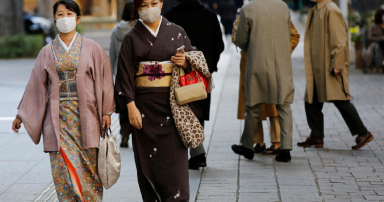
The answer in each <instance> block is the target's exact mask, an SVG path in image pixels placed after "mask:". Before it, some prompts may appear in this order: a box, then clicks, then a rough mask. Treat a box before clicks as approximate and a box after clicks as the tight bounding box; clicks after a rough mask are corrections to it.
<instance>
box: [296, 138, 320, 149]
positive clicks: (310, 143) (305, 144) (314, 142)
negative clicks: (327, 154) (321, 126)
mask: <svg viewBox="0 0 384 202" xmlns="http://www.w3.org/2000/svg"><path fill="white" fill-rule="evenodd" d="M297 146H299V147H311V146H315V148H323V147H324V138H312V137H309V138H307V140H305V142H298V143H297Z"/></svg>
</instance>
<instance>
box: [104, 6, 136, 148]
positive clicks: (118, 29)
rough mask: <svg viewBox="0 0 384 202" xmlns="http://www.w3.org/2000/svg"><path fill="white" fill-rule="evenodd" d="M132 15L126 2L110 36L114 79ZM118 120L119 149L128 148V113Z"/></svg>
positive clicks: (131, 10) (120, 114)
mask: <svg viewBox="0 0 384 202" xmlns="http://www.w3.org/2000/svg"><path fill="white" fill-rule="evenodd" d="M132 13H133V2H127V3H126V4H125V6H124V10H123V14H122V16H121V19H122V20H121V21H120V22H119V23H117V25H116V26H115V27H114V28H113V30H112V35H111V44H110V46H109V58H110V60H111V65H112V68H113V75H114V76H115V77H116V72H117V61H118V56H119V53H120V47H121V44H122V43H123V40H124V38H125V35H127V33H128V32H129V31H131V29H132V25H131V23H130V20H131V15H132ZM119 119H120V126H121V127H120V128H121V130H120V134H121V135H122V138H121V144H120V147H123V148H127V147H129V145H128V141H129V135H130V134H129V128H126V126H127V124H124V123H125V122H128V111H127V110H123V111H122V112H121V113H119Z"/></svg>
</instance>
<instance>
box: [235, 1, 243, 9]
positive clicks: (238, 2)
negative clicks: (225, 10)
mask: <svg viewBox="0 0 384 202" xmlns="http://www.w3.org/2000/svg"><path fill="white" fill-rule="evenodd" d="M235 2H236V7H237V8H241V7H243V5H244V0H235Z"/></svg>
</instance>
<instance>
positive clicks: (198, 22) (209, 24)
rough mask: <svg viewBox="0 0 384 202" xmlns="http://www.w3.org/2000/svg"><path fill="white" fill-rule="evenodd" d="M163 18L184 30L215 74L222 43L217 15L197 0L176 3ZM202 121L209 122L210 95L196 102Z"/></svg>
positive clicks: (222, 48) (222, 47) (222, 49)
mask: <svg viewBox="0 0 384 202" xmlns="http://www.w3.org/2000/svg"><path fill="white" fill-rule="evenodd" d="M164 17H166V18H167V19H168V20H169V21H171V22H173V23H175V24H177V25H179V26H181V27H182V28H184V30H185V32H186V33H187V34H188V36H189V38H190V40H191V43H192V45H193V46H195V47H196V48H197V49H198V50H199V51H202V52H203V53H204V56H205V59H206V60H207V64H208V68H209V71H210V73H213V72H216V71H217V70H218V69H217V64H218V62H219V59H220V54H221V53H222V52H223V51H224V42H223V38H222V32H221V29H220V23H219V20H218V18H217V15H216V14H215V13H214V12H213V11H212V10H210V9H208V8H206V7H205V6H204V5H203V4H202V3H201V2H200V1H198V0H188V1H177V2H176V4H175V6H174V7H173V8H172V9H171V10H170V11H168V12H167V13H166V14H165V15H164ZM198 103H199V105H200V109H201V111H202V113H203V118H204V120H209V114H210V113H209V111H210V106H211V95H210V94H209V95H208V98H207V99H205V100H202V101H199V102H198Z"/></svg>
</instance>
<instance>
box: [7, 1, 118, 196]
mask: <svg viewBox="0 0 384 202" xmlns="http://www.w3.org/2000/svg"><path fill="white" fill-rule="evenodd" d="M53 14H54V18H55V23H56V26H57V28H58V29H59V34H58V35H57V37H56V39H55V40H54V41H53V42H51V43H49V44H48V45H46V46H45V47H44V48H43V49H42V50H41V51H40V54H39V56H38V57H37V60H36V62H35V66H34V67H33V70H32V75H31V78H30V80H29V82H28V85H27V88H26V90H25V93H24V96H23V99H22V100H21V102H20V105H19V108H18V110H19V111H18V114H17V118H16V119H15V121H14V122H13V126H12V128H13V130H14V131H15V132H16V133H17V132H18V129H19V128H20V124H21V123H22V122H23V123H24V126H25V128H26V129H27V132H28V134H29V135H30V136H31V138H32V140H33V141H34V143H36V144H38V143H39V142H40V138H41V132H42V133H43V139H44V151H45V152H48V153H49V155H50V160H51V168H52V177H53V181H54V183H55V186H56V193H57V196H58V198H59V200H60V201H102V198H103V186H102V183H101V181H100V178H99V175H98V168H97V163H98V149H97V148H98V146H99V142H100V136H103V135H104V134H105V133H104V132H105V130H107V129H108V128H109V127H110V125H111V115H112V112H113V111H114V110H115V104H114V103H115V102H114V94H113V77H112V68H111V66H110V65H111V64H110V62H109V58H108V56H107V54H106V53H105V51H104V50H103V48H102V47H101V46H100V45H99V44H97V43H96V42H94V41H92V40H90V39H87V38H85V37H83V36H81V35H80V34H79V33H77V32H76V25H77V24H79V23H80V19H81V12H80V8H79V6H78V5H77V4H76V3H75V1H72V0H60V1H58V2H57V3H55V5H54V7H53Z"/></svg>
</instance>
